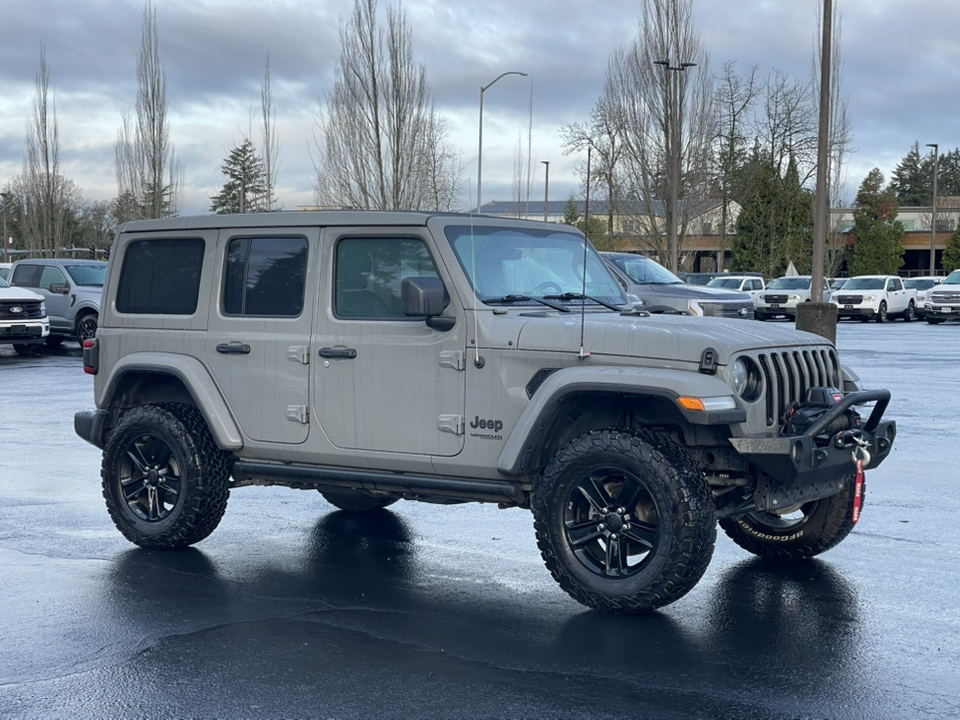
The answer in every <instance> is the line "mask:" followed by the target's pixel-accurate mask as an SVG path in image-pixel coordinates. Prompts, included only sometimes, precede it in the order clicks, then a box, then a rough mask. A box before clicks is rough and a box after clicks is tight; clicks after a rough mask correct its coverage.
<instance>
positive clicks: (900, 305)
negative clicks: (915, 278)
mask: <svg viewBox="0 0 960 720" xmlns="http://www.w3.org/2000/svg"><path fill="white" fill-rule="evenodd" d="M830 302H832V303H833V304H834V305H836V306H837V319H840V320H842V319H843V318H860V320H861V321H863V322H869V321H870V320H876V321H877V322H887V320H890V319H892V318H897V317H900V318H903V319H904V321H906V322H911V321H912V320H916V319H917V291H916V290H914V289H913V288H907V287H904V285H903V280H901V279H900V278H899V277H897V276H896V275H858V276H857V277H852V278H850V279H849V280H847V282H845V283H844V285H843V287H842V288H840V289H839V290H837V291H836V292H835V293H834V294H833V297H832V298H831V300H830Z"/></svg>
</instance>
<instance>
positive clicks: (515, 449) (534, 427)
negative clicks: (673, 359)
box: [497, 365, 747, 476]
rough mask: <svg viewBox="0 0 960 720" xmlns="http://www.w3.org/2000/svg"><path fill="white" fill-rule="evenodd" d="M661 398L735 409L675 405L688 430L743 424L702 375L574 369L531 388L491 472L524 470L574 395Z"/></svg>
mask: <svg viewBox="0 0 960 720" xmlns="http://www.w3.org/2000/svg"><path fill="white" fill-rule="evenodd" d="M590 393H602V394H607V395H619V396H622V397H625V396H636V397H644V396H646V397H661V398H666V399H669V400H670V401H672V402H676V401H677V398H678V397H681V396H684V397H699V398H713V397H731V398H733V400H734V403H735V404H736V408H734V409H730V410H708V411H703V412H699V411H693V410H688V409H686V408H684V407H683V406H681V405H679V404H677V408H678V409H679V410H680V412H681V413H682V414H683V416H684V418H685V419H686V420H687V421H688V422H690V423H692V424H694V425H730V424H734V423H742V422H746V420H747V411H746V409H745V408H744V407H743V404H742V403H741V402H740V399H739V398H737V397H736V396H735V395H734V392H733V390H732V389H731V388H730V387H729V386H728V385H727V384H726V383H724V382H723V381H722V380H720V379H718V378H716V377H714V376H712V375H705V374H702V373H697V372H691V371H685V370H669V369H660V368H642V367H639V368H638V367H620V366H595V365H584V366H579V365H578V366H574V367H568V368H564V369H562V370H558V371H557V372H555V373H553V374H552V375H551V376H550V377H548V378H547V379H546V380H545V381H544V383H543V384H542V385H541V386H540V387H539V388H538V389H537V391H536V393H535V394H534V396H533V398H532V399H531V401H530V403H529V404H528V405H527V407H526V408H524V411H523V413H521V415H520V418H519V419H518V420H517V424H516V425H515V426H514V428H513V431H512V432H511V433H510V437H508V438H507V442H506V443H505V444H504V446H503V451H502V452H501V453H500V459H499V460H498V462H497V469H498V470H499V471H500V472H501V473H503V474H504V475H509V476H517V475H523V474H524V473H526V472H528V471H529V467H528V465H529V461H530V459H531V458H532V457H533V455H534V451H535V450H536V449H537V448H539V447H540V445H541V443H542V442H543V439H544V435H545V433H546V431H547V428H548V426H549V419H550V418H551V417H552V416H553V415H554V413H556V411H557V409H558V407H559V406H560V404H561V403H563V402H564V400H567V399H570V398H571V397H574V396H577V395H584V394H590Z"/></svg>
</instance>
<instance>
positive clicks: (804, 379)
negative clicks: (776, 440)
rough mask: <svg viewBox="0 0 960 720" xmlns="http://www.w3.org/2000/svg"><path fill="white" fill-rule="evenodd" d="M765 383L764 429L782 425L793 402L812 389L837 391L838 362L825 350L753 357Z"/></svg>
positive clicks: (834, 353)
mask: <svg viewBox="0 0 960 720" xmlns="http://www.w3.org/2000/svg"><path fill="white" fill-rule="evenodd" d="M754 359H755V360H756V362H757V364H758V365H759V366H760V372H761V373H762V374H763V382H764V388H765V392H764V402H765V404H766V421H767V427H774V426H776V425H780V424H781V423H782V422H783V416H784V413H785V412H786V411H787V408H789V407H790V403H792V402H803V401H804V399H805V398H806V395H807V389H808V388H812V387H834V388H839V389H842V388H840V360H839V358H838V357H837V353H836V351H834V350H833V349H828V348H820V349H806V350H784V351H781V352H771V353H766V352H764V353H759V354H757V355H756V356H755V358H754Z"/></svg>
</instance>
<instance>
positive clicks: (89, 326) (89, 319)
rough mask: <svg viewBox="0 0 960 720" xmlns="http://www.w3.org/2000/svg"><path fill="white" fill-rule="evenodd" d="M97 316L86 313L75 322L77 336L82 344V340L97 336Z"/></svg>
mask: <svg viewBox="0 0 960 720" xmlns="http://www.w3.org/2000/svg"><path fill="white" fill-rule="evenodd" d="M97 324H98V317H97V315H96V314H95V313H88V314H86V315H84V316H83V317H82V318H80V322H79V323H77V338H78V339H79V340H80V344H81V345H83V341H84V340H93V339H94V338H95V337H96V336H97Z"/></svg>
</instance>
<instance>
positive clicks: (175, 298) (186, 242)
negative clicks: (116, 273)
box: [117, 238, 204, 315]
mask: <svg viewBox="0 0 960 720" xmlns="http://www.w3.org/2000/svg"><path fill="white" fill-rule="evenodd" d="M203 249H204V243H203V240H201V239H199V238H187V239H182V238H177V239H173V238H168V239H157V240H134V241H133V242H131V243H130V244H129V245H127V249H126V251H125V252H124V254H123V265H122V266H121V268H120V282H119V283H118V284H117V312H121V313H134V314H138V315H192V314H193V313H195V312H196V311H197V297H198V296H199V294H200V270H201V269H202V265H203Z"/></svg>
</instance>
